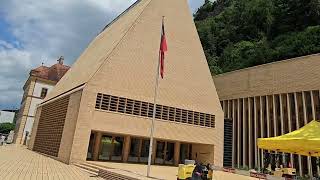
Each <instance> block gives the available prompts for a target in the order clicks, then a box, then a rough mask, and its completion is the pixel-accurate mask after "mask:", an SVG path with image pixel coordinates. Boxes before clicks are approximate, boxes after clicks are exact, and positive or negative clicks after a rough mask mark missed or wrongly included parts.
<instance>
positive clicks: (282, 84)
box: [214, 54, 320, 100]
mask: <svg viewBox="0 0 320 180" xmlns="http://www.w3.org/2000/svg"><path fill="white" fill-rule="evenodd" d="M319 69H320V54H314V55H309V56H303V57H298V58H294V59H289V60H285V61H280V62H275V63H271V64H265V65H261V66H256V67H251V68H247V69H242V70H238V71H233V72H229V73H225V74H220V75H217V76H215V77H214V82H215V84H216V87H217V92H218V94H219V98H220V100H227V99H236V98H239V97H252V96H259V95H267V94H279V93H283V92H298V91H305V90H314V89H317V88H319V87H320V81H319V77H320V71H319Z"/></svg>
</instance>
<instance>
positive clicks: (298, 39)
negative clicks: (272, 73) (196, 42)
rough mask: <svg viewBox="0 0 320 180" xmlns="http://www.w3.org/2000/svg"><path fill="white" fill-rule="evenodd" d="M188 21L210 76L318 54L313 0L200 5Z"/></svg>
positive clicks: (317, 4)
mask: <svg viewBox="0 0 320 180" xmlns="http://www.w3.org/2000/svg"><path fill="white" fill-rule="evenodd" d="M194 18H195V22H196V26H197V30H198V33H199V37H200V40H201V43H202V46H203V49H204V51H205V54H206V57H207V61H208V64H209V67H210V70H211V72H212V74H219V73H223V72H228V71H233V70H236V69H241V68H246V67H250V66H255V65H260V64H264V63H268V62H273V61H278V60H282V59H288V58H292V57H297V56H303V55H308V54H312V53H318V52H320V44H319V42H320V41H319V36H320V33H319V29H320V27H319V25H320V1H319V0H299V1H297V0H270V1H265V0H216V1H214V2H210V1H205V4H204V5H203V6H202V7H200V8H199V10H198V11H197V13H195V15H194Z"/></svg>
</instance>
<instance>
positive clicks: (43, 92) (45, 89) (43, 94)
mask: <svg viewBox="0 0 320 180" xmlns="http://www.w3.org/2000/svg"><path fill="white" fill-rule="evenodd" d="M47 93H48V89H47V88H42V89H41V94H40V97H41V98H42V99H44V98H45V97H46V96H47Z"/></svg>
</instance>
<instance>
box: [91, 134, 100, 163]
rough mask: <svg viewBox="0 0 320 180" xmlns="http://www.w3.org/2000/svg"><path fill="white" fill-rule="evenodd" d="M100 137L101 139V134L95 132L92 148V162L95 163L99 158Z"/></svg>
mask: <svg viewBox="0 0 320 180" xmlns="http://www.w3.org/2000/svg"><path fill="white" fill-rule="evenodd" d="M101 137H102V133H101V132H96V134H95V139H94V148H93V160H94V161H97V160H98V158H99V150H100V143H101Z"/></svg>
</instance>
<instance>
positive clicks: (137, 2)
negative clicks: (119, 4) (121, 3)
mask: <svg viewBox="0 0 320 180" xmlns="http://www.w3.org/2000/svg"><path fill="white" fill-rule="evenodd" d="M141 1H142V0H137V1H136V2H134V3H133V4H131V6H129V7H128V8H127V9H126V10H124V11H123V12H122V13H121V14H119V15H118V16H117V17H116V18H114V19H113V20H112V21H111V22H110V23H108V24H107V25H106V26H105V27H104V28H103V29H102V31H100V33H99V34H101V33H102V32H103V31H104V30H106V29H107V28H108V27H110V26H111V25H112V24H113V23H115V22H117V20H118V19H120V18H121V17H122V16H123V15H125V14H126V13H127V12H128V11H129V10H130V9H132V8H133V7H135V6H136V5H137V4H139V3H140V2H141ZM99 34H98V35H99Z"/></svg>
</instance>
